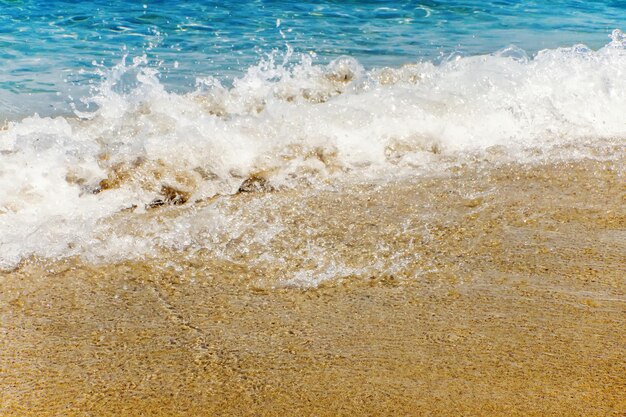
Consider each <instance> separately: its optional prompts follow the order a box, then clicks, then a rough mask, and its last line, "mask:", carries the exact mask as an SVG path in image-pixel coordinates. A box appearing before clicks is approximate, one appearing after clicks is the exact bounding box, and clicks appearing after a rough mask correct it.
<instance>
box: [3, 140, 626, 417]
mask: <svg viewBox="0 0 626 417" xmlns="http://www.w3.org/2000/svg"><path fill="white" fill-rule="evenodd" d="M620 155H621V156H620ZM623 155H624V153H623V149H620V148H618V149H616V152H615V153H614V155H613V157H612V158H611V159H610V160H609V161H604V162H602V161H598V160H596V161H591V160H579V161H571V162H563V163H550V164H546V165H534V166H529V165H518V164H509V165H499V166H494V165H488V166H486V167H485V166H482V167H481V165H480V164H473V165H467V166H460V167H456V168H453V169H451V170H449V171H448V172H446V173H445V174H438V175H437V176H432V177H429V176H421V177H414V178H403V179H401V180H397V181H393V180H387V181H384V182H376V183H372V182H367V183H360V184H356V185H354V184H353V185H350V186H348V185H346V186H338V187H334V188H329V189H317V190H313V189H310V188H305V189H291V190H286V191H279V192H251V193H239V194H237V195H234V196H229V197H220V198H218V199H217V200H211V201H206V202H202V203H198V204H197V205H194V206H193V207H187V206H181V207H178V206H170V207H168V206H164V207H161V208H157V209H155V210H151V211H147V212H146V213H145V214H144V215H143V216H145V218H142V219H139V220H136V221H138V222H149V223H154V224H164V225H167V219H168V217H172V216H174V217H176V218H178V219H180V218H183V217H184V216H190V218H191V217H193V213H194V211H195V212H198V211H202V210H208V209H209V208H211V209H215V210H220V211H221V212H228V211H229V210H230V211H232V212H235V213H237V216H235V217H236V218H237V225H238V226H237V227H241V229H240V232H241V233H240V234H238V235H233V234H232V233H230V234H220V233H217V232H219V230H222V229H219V230H217V232H216V233H215V234H214V235H213V236H214V239H215V240H214V242H213V246H205V247H204V249H198V248H196V247H194V246H193V245H190V246H188V247H185V246H182V247H178V248H173V247H172V248H169V249H168V248H167V247H161V249H160V253H159V256H157V257H154V258H147V259H145V260H126V261H121V262H120V263H117V264H101V263H89V261H88V260H86V259H82V260H78V259H65V260H61V261H57V262H53V261H43V260H34V259H31V260H28V261H25V262H24V263H22V265H20V266H19V267H18V268H17V269H15V270H13V271H11V272H4V273H1V274H0V286H1V288H2V292H1V293H0V387H2V389H0V415H3V416H29V415H33V416H34V415H37V416H47V415H48V416H59V415H64V416H74V415H76V416H78V415H81V416H83V415H98V416H104V415H115V416H126V415H127V416H137V415H153V416H166V415H168V416H173V415H180V416H191V415H206V416H209V415H268V416H269V415H320V416H322V415H329V416H330V415H524V416H531V415H542V416H544V415H555V416H556V415H559V416H561V415H580V416H589V415H615V416H618V415H623V414H624V413H625V412H626V402H625V398H624V396H623V393H624V391H625V390H626V361H625V360H624V358H625V357H626V334H625V333H624V331H623V330H624V328H626V314H625V313H626V263H625V261H624V258H625V255H626V204H625V203H626V187H625V186H624V184H626V180H625V179H626V177H625V172H624V166H625V165H624V163H625V162H626V161H624V158H623ZM125 216H126V217H125ZM133 219H134V217H133V216H131V215H130V213H126V214H125V213H120V214H119V217H118V218H115V219H112V220H111V221H112V222H114V223H115V222H118V223H117V226H120V225H121V226H123V225H124V222H125V221H128V222H132V221H135V220H133ZM145 224H148V223H145ZM278 224H279V225H280V227H275V228H274V229H272V227H273V226H272V225H278ZM117 226H116V227H117ZM231 226H232V225H228V224H227V225H225V226H224V227H225V229H223V230H230V229H229V227H231ZM244 226H246V227H244ZM261 230H266V231H271V233H270V232H268V233H269V234H268V237H267V239H266V240H263V239H258V236H257V237H256V238H255V240H254V241H255V242H257V243H256V244H255V245H247V244H243V243H245V242H247V240H246V239H247V236H248V235H246V233H248V234H249V233H258V232H259V231H261ZM188 231H189V229H185V232H186V233H187V232H188ZM233 236H235V237H233ZM237 236H239V237H237ZM238 239H239V240H238ZM218 249H219V250H222V252H220V253H219V255H220V256H216V252H215V251H217V250H218Z"/></svg>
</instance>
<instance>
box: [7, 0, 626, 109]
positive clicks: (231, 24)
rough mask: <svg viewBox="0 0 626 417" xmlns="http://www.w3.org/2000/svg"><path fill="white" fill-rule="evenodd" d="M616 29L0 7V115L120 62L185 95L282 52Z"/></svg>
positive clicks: (346, 12) (65, 96)
mask: <svg viewBox="0 0 626 417" xmlns="http://www.w3.org/2000/svg"><path fill="white" fill-rule="evenodd" d="M624 27H626V2H624V1H600V0H595V1H572V0H553V1H463V0H450V1H291V0H288V1H260V0H259V1H246V2H236V1H230V0H228V1H209V0H206V1H185V0H168V1H119V0H110V1H105V0H92V1H82V2H81V1H70V0H46V1H43V0H2V1H0V63H1V64H2V72H1V73H0V74H1V75H0V117H3V118H5V119H6V118H7V117H9V118H11V117H15V116H17V115H20V116H24V115H28V114H29V113H32V112H34V111H38V112H40V113H43V114H49V113H56V112H62V111H64V110H67V103H68V102H71V101H76V100H78V99H79V98H80V97H81V96H83V95H84V94H86V88H85V87H86V86H87V85H90V84H93V83H98V82H99V81H100V74H101V72H100V70H101V69H102V68H103V67H104V68H110V67H112V66H113V65H115V64H117V63H118V62H120V61H121V60H122V58H123V57H124V56H129V57H136V56H142V55H145V56H146V58H147V64H146V65H147V66H149V67H151V68H155V69H157V70H158V71H159V79H160V80H161V82H163V83H164V85H166V86H167V88H169V89H172V90H176V91H189V90H190V89H193V88H194V87H195V82H196V78H197V77H206V76H216V77H219V78H225V79H227V78H232V77H236V76H240V75H241V74H242V73H244V72H245V71H246V70H247V69H248V68H249V67H250V66H252V65H255V64H256V63H257V62H258V61H259V60H260V59H262V58H263V57H264V56H265V55H266V54H268V53H278V54H279V55H283V56H284V54H285V53H286V51H287V50H288V48H292V49H293V51H294V54H296V55H297V54H310V55H311V56H314V57H315V58H314V61H315V62H317V63H326V62H328V61H329V60H332V59H334V58H337V57H339V56H350V57H353V58H356V59H357V60H358V61H359V62H360V63H361V64H362V65H364V66H365V67H367V68H372V67H380V66H397V65H400V64H405V63H409V62H416V61H433V62H440V61H441V60H445V59H448V58H449V57H450V56H451V55H455V56H456V55H459V56H471V55H477V54H488V53H492V52H495V51H498V50H500V49H502V48H505V47H508V46H510V45H515V46H516V47H518V48H521V49H523V50H524V51H526V53H527V54H529V55H532V54H535V53H536V52H537V51H539V50H542V49H553V48H557V47H563V46H572V45H574V44H585V45H587V46H588V47H590V48H593V49H598V48H600V47H602V46H604V45H605V44H606V43H607V42H608V35H609V34H610V33H611V32H612V31H613V30H614V29H620V28H624ZM292 60H296V57H293V58H292Z"/></svg>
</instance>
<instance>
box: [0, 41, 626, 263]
mask: <svg viewBox="0 0 626 417" xmlns="http://www.w3.org/2000/svg"><path fill="white" fill-rule="evenodd" d="M129 85H130V86H131V87H128V86H129ZM85 101H86V102H87V104H89V105H90V106H91V108H96V110H94V111H92V112H79V111H76V117H56V118H42V117H39V116H37V115H33V116H31V117H27V118H25V119H23V120H21V121H14V122H9V123H8V124H7V125H6V126H5V127H4V128H3V129H2V130H0V268H11V267H13V266H15V265H16V264H17V263H19V261H20V260H21V259H23V258H25V257H28V256H31V255H34V256H43V257H62V256H68V255H72V254H83V255H85V256H92V257H93V256H96V254H95V252H98V254H99V255H98V256H104V257H105V258H106V255H103V254H106V253H109V252H107V251H110V250H111V247H112V243H111V242H117V243H115V245H117V247H118V249H119V250H115V251H113V252H115V254H113V253H111V258H117V257H119V256H122V255H121V254H127V256H138V255H143V254H148V255H149V254H150V253H151V251H153V250H154V247H155V245H156V246H158V245H159V242H158V241H155V240H152V241H150V242H148V240H146V239H144V240H142V241H141V242H143V243H141V242H139V241H138V240H137V239H134V238H133V237H132V233H125V232H124V231H119V230H118V231H111V230H108V229H107V228H106V226H104V224H106V222H105V220H106V219H107V218H109V217H110V216H111V215H113V214H115V213H118V212H120V211H122V210H125V209H129V208H130V209H132V210H134V211H133V213H132V214H131V213H129V214H128V215H129V216H137V215H140V214H141V212H142V211H144V210H146V207H150V206H155V205H158V204H161V203H186V204H192V203H193V202H194V201H197V200H202V199H206V198H210V197H213V196H215V195H220V194H222V195H224V194H232V193H235V192H237V191H238V190H239V189H240V187H241V186H242V184H244V186H247V187H252V188H255V187H256V188H259V189H263V188H268V187H271V188H281V187H293V186H302V185H306V186H312V187H316V186H319V185H320V184H324V183H328V182H332V181H337V180H342V181H344V180H346V181H347V180H350V179H351V178H355V179H361V178H364V177H366V176H369V177H371V178H385V177H386V176H394V175H404V174H407V173H408V174H412V173H416V172H422V171H437V170H441V169H445V168H446V167H448V166H449V164H453V163H455V161H462V160H466V159H467V158H472V157H474V158H475V157H477V156H478V157H481V158H482V157H484V158H487V159H491V160H495V162H497V160H498V159H502V160H509V159H528V160H531V159H533V158H543V159H551V158H577V157H581V156H588V155H589V153H588V150H589V149H602V148H611V149H618V151H619V152H623V151H624V146H625V143H626V141H625V138H626V117H625V116H624V115H625V114H626V40H625V37H624V35H623V34H622V33H621V32H619V31H615V32H614V33H613V35H612V41H611V42H610V43H609V44H608V45H607V46H605V47H604V48H602V49H600V50H598V51H592V50H590V49H588V48H586V47H585V46H583V45H575V46H573V47H569V48H560V49H556V50H544V51H541V52H539V53H538V54H537V55H536V56H534V57H527V56H526V54H525V53H524V52H523V51H521V50H518V49H515V48H513V47H512V48H508V49H505V50H502V51H499V52H497V53H494V54H491V55H483V56H473V57H452V58H450V59H448V60H446V61H445V62H443V63H441V64H439V65H435V64H433V63H430V62H423V63H416V64H410V65H406V66H403V67H399V68H379V69H373V70H369V71H366V70H365V69H364V68H363V67H362V66H361V65H360V64H359V63H358V62H357V61H356V60H354V59H351V58H342V59H338V60H336V61H334V62H332V63H330V64H328V65H315V64H314V63H312V62H311V59H310V58H307V57H302V58H301V59H300V61H299V62H298V63H297V64H290V63H288V62H280V63H277V62H274V60H273V59H272V58H268V59H267V60H265V61H263V62H261V63H260V64H259V65H257V66H254V67H251V68H249V69H248V71H247V73H246V74H245V75H244V76H243V77H241V78H239V79H236V80H234V81H233V83H232V86H224V85H223V84H222V83H221V82H220V81H218V80H217V79H214V78H204V79H198V87H197V89H196V91H194V92H192V93H188V94H175V93H172V92H168V91H166V90H165V89H164V87H163V86H162V85H161V83H160V82H159V81H158V74H157V73H156V72H155V71H154V70H152V69H150V68H147V67H146V66H145V62H144V61H143V60H142V59H141V58H138V59H135V60H133V62H132V63H128V64H127V63H125V62H122V63H120V64H119V65H118V66H116V67H115V68H113V69H111V70H109V71H106V72H105V73H104V74H103V81H102V83H101V85H100V87H99V89H98V91H97V92H96V93H95V94H94V95H93V96H92V97H90V98H88V99H86V100H85ZM493 150H497V152H494V151H493ZM605 157H609V158H610V157H611V155H610V154H608V155H605ZM246 184H247V185H246ZM204 215H206V218H207V219H208V218H211V220H207V222H216V223H215V224H214V227H218V228H219V227H220V226H219V224H220V220H215V219H216V218H219V216H223V213H222V214H220V213H213V215H211V214H207V213H204ZM224 221H225V220H224ZM177 222H178V223H177ZM149 227H150V226H149V225H145V228H149ZM177 227H178V228H185V227H197V224H196V225H195V226H192V225H190V224H189V223H184V220H183V219H178V220H177V219H172V225H171V227H170V230H175V229H176V228H177ZM276 227H279V226H276ZM209 229H210V228H209ZM107 230H108V231H107ZM207 230H208V229H207ZM207 230H203V231H202V232H201V233H200V232H197V233H195V234H194V233H180V234H173V235H171V236H170V237H169V238H168V242H169V243H168V245H171V244H172V242H173V241H174V242H175V241H176V239H177V238H175V237H174V236H187V238H189V236H191V239H193V236H197V235H199V234H202V235H203V236H205V237H206V233H210V231H207ZM233 230H235V229H233ZM259 236H260V235H259ZM180 239H183V238H180ZM103 240H106V241H107V242H108V243H107V245H106V247H107V248H108V249H106V250H105V249H104V248H103V247H102V245H100V244H98V243H97V242H102V241H103ZM179 243H180V244H181V245H182V246H184V244H185V242H182V241H181V242H179ZM115 245H113V246H115ZM120 248H121V249H120Z"/></svg>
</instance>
